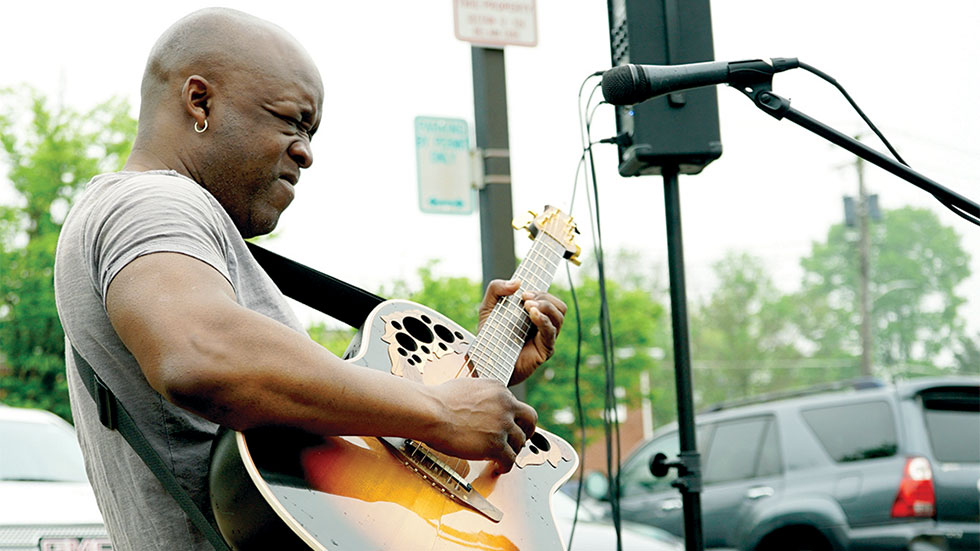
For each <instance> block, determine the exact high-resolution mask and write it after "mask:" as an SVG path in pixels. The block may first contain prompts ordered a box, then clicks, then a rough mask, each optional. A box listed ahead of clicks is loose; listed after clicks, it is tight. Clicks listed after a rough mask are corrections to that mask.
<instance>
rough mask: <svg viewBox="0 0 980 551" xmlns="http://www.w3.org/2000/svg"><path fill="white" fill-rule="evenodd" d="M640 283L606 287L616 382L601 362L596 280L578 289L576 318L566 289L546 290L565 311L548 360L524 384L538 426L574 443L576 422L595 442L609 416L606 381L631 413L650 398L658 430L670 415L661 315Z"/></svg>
mask: <svg viewBox="0 0 980 551" xmlns="http://www.w3.org/2000/svg"><path fill="white" fill-rule="evenodd" d="M646 283H648V282H646V281H644V280H642V279H636V280H634V281H632V282H625V283H621V282H620V281H618V280H617V281H609V280H607V282H606V297H605V299H606V301H607V303H608V307H609V316H610V320H611V325H612V334H613V336H614V337H613V345H614V350H613V351H612V354H611V355H612V359H613V366H614V371H615V372H614V377H615V381H614V382H611V381H607V375H606V373H607V370H606V367H607V366H606V365H605V363H604V360H603V351H602V339H601V330H600V316H599V314H600V306H601V303H602V297H601V296H600V293H599V285H598V281H597V280H596V279H595V278H591V277H587V278H584V279H583V280H582V281H581V282H580V283H578V284H577V285H576V287H575V298H576V299H577V301H578V306H579V307H578V312H577V313H576V311H575V308H574V301H573V299H572V296H571V289H569V288H567V287H562V286H555V287H552V289H551V292H552V293H553V294H555V295H556V296H558V297H559V298H561V299H562V300H563V301H565V303H566V304H567V305H568V308H569V310H568V313H567V314H566V316H565V325H564V327H563V329H562V334H561V336H560V338H559V339H558V343H557V344H556V347H555V354H554V356H552V358H551V359H550V360H549V361H548V363H547V364H545V366H544V367H543V368H542V369H541V370H540V372H539V373H537V374H535V376H534V377H531V378H530V379H528V381H527V383H526V385H527V401H528V403H529V404H531V405H532V406H534V407H535V409H537V411H538V415H539V420H540V423H541V424H542V425H543V426H545V427H547V428H548V429H549V430H551V431H552V432H554V433H555V434H558V435H559V436H561V437H562V438H565V439H566V440H568V441H569V442H572V443H575V444H576V445H578V443H580V440H581V438H580V436H579V431H578V429H577V427H578V426H580V425H582V424H584V426H585V427H586V431H587V434H588V435H587V437H586V439H587V440H591V439H593V438H595V437H598V435H599V432H598V429H599V428H601V427H602V425H603V422H604V419H606V418H608V415H607V414H606V413H605V409H606V400H605V396H606V385H607V382H609V383H610V384H614V385H615V386H616V387H618V388H619V389H621V390H620V391H618V392H617V402H618V404H621V405H623V406H626V407H628V408H635V407H637V406H638V405H639V404H640V401H641V400H642V399H644V398H649V399H650V403H651V405H652V406H653V417H654V420H655V422H656V423H657V424H660V423H664V422H666V421H668V420H670V419H673V418H674V417H675V416H676V413H675V407H676V405H675V404H676V401H675V399H674V390H673V389H674V382H673V381H674V379H673V371H672V368H671V367H670V364H669V362H665V361H664V351H665V349H666V347H667V339H668V338H669V333H667V332H666V330H665V326H664V322H663V320H664V314H665V309H664V307H663V305H662V304H661V303H660V302H659V301H658V300H657V299H656V298H655V297H654V294H653V292H652V291H651V289H650V288H649V287H648V286H647V285H646ZM576 314H577V315H576ZM579 331H581V345H580V344H579V339H578V333H579ZM579 346H581V352H580V353H579ZM577 359H578V362H577V361H576V360H577ZM644 372H645V373H647V374H648V376H649V380H650V382H651V386H650V388H649V391H648V394H647V395H646V396H644V395H643V394H642V393H641V384H640V378H641V376H642V374H643V373H644ZM576 380H577V382H576ZM576 386H577V387H578V392H579V396H580V399H581V402H582V409H583V414H582V415H581V416H580V415H579V413H578V411H577V407H576Z"/></svg>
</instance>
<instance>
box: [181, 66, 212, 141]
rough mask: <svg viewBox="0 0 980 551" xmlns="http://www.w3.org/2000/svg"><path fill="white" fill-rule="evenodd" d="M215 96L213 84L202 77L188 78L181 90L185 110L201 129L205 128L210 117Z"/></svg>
mask: <svg viewBox="0 0 980 551" xmlns="http://www.w3.org/2000/svg"><path fill="white" fill-rule="evenodd" d="M213 96H214V90H213V89H212V87H211V83H209V82H208V79H206V78H204V77H202V76H200V75H191V76H189V77H187V80H185V81H184V86H183V88H181V90H180V99H181V101H182V102H183V104H184V109H186V110H187V113H188V114H189V115H190V116H191V117H192V118H193V119H194V120H195V121H196V123H197V125H198V126H199V127H201V128H203V127H204V124H205V122H207V119H208V115H209V114H210V113H211V102H212V101H213V99H214V98H213Z"/></svg>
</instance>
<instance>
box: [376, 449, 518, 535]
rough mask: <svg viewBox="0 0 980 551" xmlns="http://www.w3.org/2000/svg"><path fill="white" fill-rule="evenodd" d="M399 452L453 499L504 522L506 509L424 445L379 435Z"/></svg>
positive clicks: (408, 463)
mask: <svg viewBox="0 0 980 551" xmlns="http://www.w3.org/2000/svg"><path fill="white" fill-rule="evenodd" d="M379 440H381V441H382V442H384V443H385V444H386V445H387V446H388V448H389V449H390V450H391V451H392V452H393V453H394V454H395V456H396V457H397V458H398V459H399V460H400V461H401V462H402V463H404V464H405V466H407V467H408V468H410V469H412V470H413V471H415V472H416V473H418V474H419V475H421V476H422V477H423V478H425V479H426V480H427V481H429V483H430V484H432V486H434V487H435V488H438V489H439V490H440V491H442V493H444V494H446V495H447V496H449V497H450V498H451V499H454V500H456V501H459V502H460V503H463V504H464V505H466V506H468V507H470V508H471V509H473V510H475V511H477V512H478V513H480V514H482V515H483V516H485V517H487V518H488V519H490V520H492V521H494V522H500V520H501V519H503V518H504V513H503V511H501V510H500V509H498V508H496V507H494V506H493V504H492V503H490V502H489V501H487V499H486V498H485V497H483V496H482V495H481V494H480V492H478V491H476V490H475V489H474V488H473V485H472V484H470V483H469V482H467V481H466V479H464V478H463V477H462V476H460V474H459V473H457V472H456V471H455V470H454V469H453V468H452V467H450V466H449V465H447V464H446V463H445V462H444V461H442V460H441V459H439V458H438V457H436V456H434V455H433V454H432V453H431V452H430V451H429V450H427V449H425V448H424V447H422V446H423V445H422V444H420V443H418V442H415V441H414V440H410V439H408V438H395V437H384V438H379Z"/></svg>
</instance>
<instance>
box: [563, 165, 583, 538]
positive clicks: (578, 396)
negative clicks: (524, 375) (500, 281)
mask: <svg viewBox="0 0 980 551" xmlns="http://www.w3.org/2000/svg"><path fill="white" fill-rule="evenodd" d="M576 178H577V177H576ZM576 181H577V180H576ZM565 273H566V274H567V275H568V289H569V290H570V291H571V293H572V310H573V311H574V312H575V335H576V339H575V411H576V415H577V418H578V425H579V450H581V451H580V452H579V457H580V458H581V460H580V461H579V464H578V488H576V490H575V515H574V516H572V530H571V532H570V533H569V534H568V549H569V550H570V549H571V548H572V539H573V538H574V537H575V526H576V525H577V524H578V509H579V505H580V504H581V503H582V487H583V486H584V485H585V409H584V408H583V407H582V388H581V385H580V384H579V383H580V381H581V366H582V315H581V311H580V310H579V307H578V297H577V296H576V294H575V283H574V282H573V281H572V269H571V267H569V265H568V263H567V262H566V263H565Z"/></svg>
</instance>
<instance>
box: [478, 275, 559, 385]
mask: <svg viewBox="0 0 980 551" xmlns="http://www.w3.org/2000/svg"><path fill="white" fill-rule="evenodd" d="M519 288H520V282H519V281H517V280H510V281H504V280H501V279H495V280H493V281H491V282H490V284H489V285H488V286H487V292H486V295H484V297H483V304H482V305H480V326H481V327H482V326H483V322H485V321H486V320H487V318H488V317H489V316H490V312H491V311H492V310H493V307H494V306H495V305H496V304H497V301H498V300H500V298H501V297H505V296H508V295H512V294H514V293H515V292H517V290H518V289H519ZM521 299H522V300H523V301H524V310H526V311H527V313H528V315H529V316H530V317H531V324H532V325H531V331H530V332H529V333H528V337H527V341H525V342H524V347H523V348H522V349H521V352H520V354H519V355H518V357H517V365H516V366H515V367H514V374H513V375H512V376H511V378H510V382H509V383H508V384H510V385H516V384H518V383H520V382H522V381H524V379H527V378H528V377H529V376H530V375H531V374H532V373H534V370H535V369H537V368H538V366H540V365H541V364H542V363H544V361H545V360H547V359H548V358H550V357H551V355H552V354H554V352H555V339H556V338H557V337H558V332H559V331H560V330H561V325H562V323H563V322H564V321H565V312H566V311H568V306H566V305H565V303H564V302H562V300H561V299H559V298H558V297H556V296H554V295H552V294H550V293H547V292H544V291H535V292H524V293H522V295H521Z"/></svg>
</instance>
